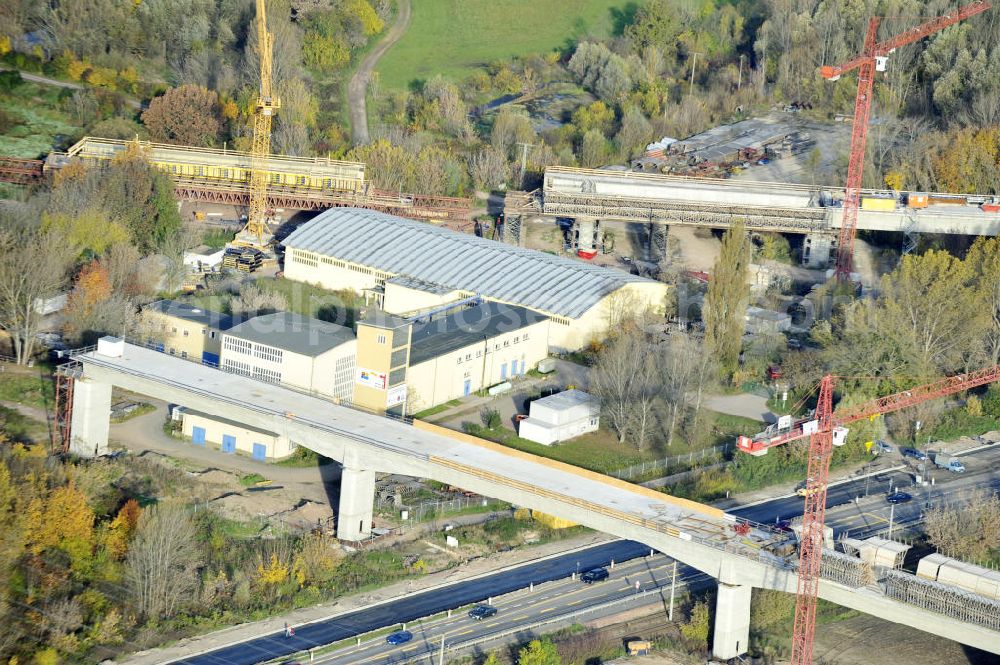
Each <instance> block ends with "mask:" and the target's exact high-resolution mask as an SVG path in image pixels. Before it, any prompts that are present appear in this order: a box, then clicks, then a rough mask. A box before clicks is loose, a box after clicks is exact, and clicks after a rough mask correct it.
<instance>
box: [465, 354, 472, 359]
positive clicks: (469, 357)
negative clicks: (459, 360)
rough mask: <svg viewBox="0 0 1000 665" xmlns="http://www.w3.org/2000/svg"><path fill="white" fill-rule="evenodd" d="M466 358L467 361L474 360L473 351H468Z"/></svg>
mask: <svg viewBox="0 0 1000 665" xmlns="http://www.w3.org/2000/svg"><path fill="white" fill-rule="evenodd" d="M465 360H466V361H469V360H472V354H471V353H466V354H465Z"/></svg>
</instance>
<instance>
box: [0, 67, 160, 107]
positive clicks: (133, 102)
mask: <svg viewBox="0 0 1000 665" xmlns="http://www.w3.org/2000/svg"><path fill="white" fill-rule="evenodd" d="M0 71H18V70H14V69H3V68H0ZM20 74H21V78H23V79H24V80H25V81H31V82H32V83H41V84H42V85H51V86H54V87H56V88H69V89H70V90H83V89H84V88H86V87H87V86H85V85H83V84H81V83H72V82H70V81H59V80H56V79H50V78H48V77H47V76H39V75H38V74H29V73H28V72H20ZM125 101H126V103H127V104H128V105H129V106H131V107H132V108H134V109H141V108H142V107H143V106H142V102H140V101H139V100H137V99H132V98H131V97H126V98H125Z"/></svg>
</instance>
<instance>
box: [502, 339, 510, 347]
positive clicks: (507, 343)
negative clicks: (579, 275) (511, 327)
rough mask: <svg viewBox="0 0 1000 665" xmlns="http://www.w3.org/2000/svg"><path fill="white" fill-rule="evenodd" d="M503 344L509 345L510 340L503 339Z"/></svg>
mask: <svg viewBox="0 0 1000 665" xmlns="http://www.w3.org/2000/svg"><path fill="white" fill-rule="evenodd" d="M503 345H504V346H505V347H506V346H510V340H509V339H505V340H504V341H503Z"/></svg>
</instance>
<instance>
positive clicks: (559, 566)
mask: <svg viewBox="0 0 1000 665" xmlns="http://www.w3.org/2000/svg"><path fill="white" fill-rule="evenodd" d="M893 455H894V456H895V457H896V458H897V459H898V453H894V454H893ZM962 459H963V460H964V462H965V465H966V466H967V467H968V469H969V470H968V471H967V472H966V473H965V474H952V473H950V472H947V471H932V474H933V475H934V477H935V478H936V480H937V481H938V482H937V484H935V485H933V486H930V485H928V486H925V487H921V488H916V487H912V488H911V487H910V484H911V483H912V477H911V476H910V475H909V474H907V473H903V472H901V471H897V472H887V473H884V474H879V475H878V476H874V477H871V478H869V479H853V480H851V481H849V482H846V483H841V484H837V485H834V486H831V487H830V489H829V491H828V494H827V506H828V512H827V523H828V524H829V525H830V526H832V527H833V528H834V532H835V535H836V536H840V535H841V534H843V533H845V532H847V533H848V534H849V535H850V536H852V537H862V538H863V537H867V536H868V535H872V534H873V533H875V532H877V531H881V530H883V529H885V528H886V527H887V526H888V515H889V510H890V509H889V505H888V504H887V503H886V502H885V498H884V496H885V494H886V493H887V492H888V489H889V483H890V481H891V482H892V487H894V488H895V487H899V488H902V489H904V490H905V491H908V492H910V493H911V494H913V495H914V501H912V502H910V503H906V504H900V505H897V506H896V509H895V514H894V522H895V524H899V525H903V524H907V523H912V522H914V521H917V520H919V519H921V518H922V512H923V510H924V508H925V504H926V503H928V502H934V501H940V500H941V499H942V497H946V496H951V495H954V494H956V493H960V492H964V491H967V490H968V489H970V488H972V487H976V486H982V487H992V488H994V489H1000V478H996V477H995V476H996V475H997V474H996V469H997V468H998V467H1000V445H995V446H993V447H991V448H988V449H985V450H983V451H980V452H977V453H973V454H970V455H966V456H963V458H962ZM866 493H867V498H861V499H860V500H859V501H858V502H855V498H856V497H865V495H866ZM730 512H731V513H733V514H736V515H739V516H741V517H745V518H747V519H751V520H753V521H757V522H762V523H773V522H774V521H775V519H776V518H780V519H790V518H792V517H796V516H798V515H801V513H802V498H801V497H798V496H794V495H793V496H790V497H779V498H776V499H772V500H770V501H765V502H762V503H760V504H757V505H753V506H748V507H746V508H737V509H732V510H730ZM648 553H649V548H648V547H646V546H644V545H641V544H639V543H634V542H630V541H615V542H613V543H608V544H605V545H599V546H596V547H594V548H590V549H587V550H581V551H579V552H575V553H569V554H565V555H560V556H557V557H554V558H551V559H546V560H543V561H539V562H533V563H530V564H525V565H523V566H520V567H518V568H514V569H511V570H508V571H501V572H498V573H493V574H491V575H488V576H484V577H482V578H478V579H473V580H465V581H461V582H457V583H455V584H452V585H448V586H446V587H443V588H441V589H433V590H428V591H424V592H421V593H418V594H413V595H410V596H406V597H402V598H398V599H394V600H392V601H390V602H387V603H383V604H380V605H375V606H371V607H367V608H364V609H362V610H358V611H355V612H352V613H349V614H345V615H343V616H340V617H336V618H333V619H330V620H327V621H320V622H316V623H313V624H307V625H303V626H297V627H296V628H295V632H296V634H295V636H294V637H293V638H285V637H284V635H283V634H282V633H280V632H279V633H274V634H270V635H264V636H261V637H260V638H258V639H256V640H253V641H250V642H244V643H239V644H234V645H231V646H228V647H224V648H220V649H217V650H214V651H211V652H208V653H206V654H202V655H198V656H192V657H188V658H185V659H180V660H175V661H171V662H173V663H185V664H190V665H223V664H225V665H252V664H253V663H258V662H262V661H267V660H270V659H275V658H279V657H282V656H286V655H289V654H293V653H296V652H300V651H304V650H307V649H309V648H312V647H316V646H322V645H326V644H331V643H334V642H338V641H341V640H343V639H347V638H350V637H353V636H355V635H359V634H364V633H366V632H369V631H372V630H376V629H378V628H383V627H386V626H392V625H395V624H398V623H402V622H412V621H415V620H418V619H421V618H423V617H427V616H430V615H432V614H435V613H438V612H443V611H445V610H448V609H454V608H458V607H462V606H463V605H467V604H469V603H474V602H480V601H482V600H484V599H485V598H487V597H489V596H495V597H499V596H501V595H503V594H506V593H509V592H512V591H515V590H517V589H522V588H525V587H527V586H528V585H529V584H531V583H535V584H540V583H542V582H546V581H551V580H556V579H560V578H566V577H568V576H569V575H570V573H572V572H575V570H576V563H577V562H578V561H579V562H580V570H586V569H587V568H592V567H595V566H599V565H605V564H607V563H608V562H609V561H610V560H611V559H614V560H615V561H616V562H625V561H628V560H630V559H633V558H636V557H641V556H644V555H646V554H648ZM680 570H681V571H684V573H679V574H685V575H687V574H690V573H692V572H693V571H690V570H686V569H685V568H684V567H681V568H680ZM497 621H504V619H503V618H502V617H499V616H498V618H497Z"/></svg>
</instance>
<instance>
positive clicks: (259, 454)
mask: <svg viewBox="0 0 1000 665" xmlns="http://www.w3.org/2000/svg"><path fill="white" fill-rule="evenodd" d="M253 458H254V459H256V460H260V461H261V462H263V461H264V460H266V459H267V446H265V445H264V444H263V443H255V444H253Z"/></svg>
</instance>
